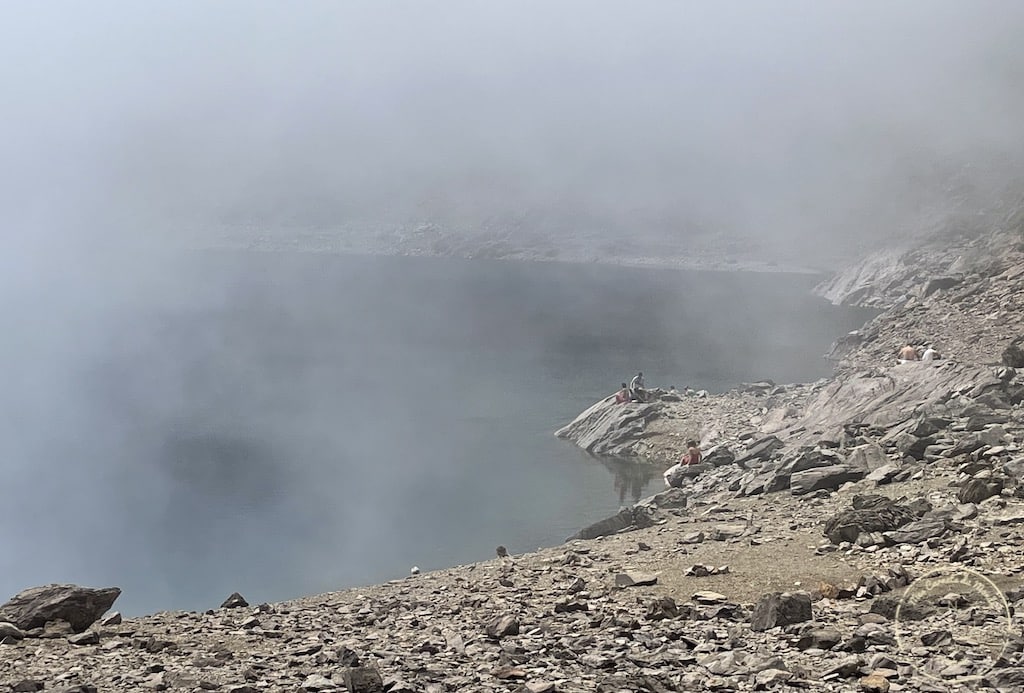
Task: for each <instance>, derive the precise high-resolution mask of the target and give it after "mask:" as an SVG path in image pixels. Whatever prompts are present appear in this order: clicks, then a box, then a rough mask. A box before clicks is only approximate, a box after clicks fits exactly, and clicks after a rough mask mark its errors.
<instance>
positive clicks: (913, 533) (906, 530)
mask: <svg viewBox="0 0 1024 693" xmlns="http://www.w3.org/2000/svg"><path fill="white" fill-rule="evenodd" d="M946 528H947V526H946V521H945V520H943V519H942V518H929V519H924V520H915V521H914V522H910V523H908V524H905V525H903V526H902V527H900V528H899V529H894V530H892V531H891V532H883V534H882V535H883V536H884V537H885V539H886V541H888V542H889V543H892V544H920V543H921V542H922V541H926V540H928V539H931V538H933V537H938V536H941V535H942V534H944V533H945V531H946Z"/></svg>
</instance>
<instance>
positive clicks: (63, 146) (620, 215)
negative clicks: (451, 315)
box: [0, 0, 1024, 242]
mask: <svg viewBox="0 0 1024 693" xmlns="http://www.w3.org/2000/svg"><path fill="white" fill-rule="evenodd" d="M0 13H2V15H3V21H2V22H0V25H2V27H0V38H2V40H0V81H2V83H3V85H4V90H5V98H4V109H3V114H2V115H0V118H2V119H3V122H4V127H3V130H2V133H0V151H2V153H3V159H4V161H5V165H4V167H3V173H2V174H0V175H2V178H0V184H2V186H3V189H4V193H5V195H4V198H3V199H5V200H6V203H7V204H6V207H7V210H6V211H7V215H8V217H11V216H12V214H13V213H14V212H15V211H17V213H18V216H19V218H20V220H21V222H22V223H28V221H27V220H32V221H34V222H35V223H38V224H42V225H44V226H45V227H46V228H48V229H49V230H50V231H51V232H52V231H53V229H54V228H55V227H57V226H59V227H60V228H62V229H63V230H69V231H70V232H72V233H73V234H75V235H76V236H78V237H81V236H88V235H96V234H98V233H100V231H99V230H98V229H97V228H96V227H95V226H93V227H91V228H90V226H89V224H88V223H80V222H83V221H84V220H85V219H86V218H92V219H98V220H103V221H104V224H105V225H106V226H107V227H109V226H111V225H115V224H119V223H120V224H124V225H126V226H129V227H131V229H132V233H133V234H134V235H139V234H145V233H146V231H145V228H146V223H145V222H147V221H150V220H153V221H155V220H159V221H160V222H168V221H170V222H171V223H172V224H173V223H174V222H176V221H178V220H180V221H182V222H188V223H222V222H225V223H249V222H255V223H266V224H269V225H274V224H299V225H317V226H322V227H328V228H335V227H342V226H343V225H344V224H345V223H347V222H351V221H353V220H360V221H369V222H374V221H399V222H409V223H419V222H422V221H432V220H439V221H441V222H442V223H443V222H449V223H453V224H454V223H462V224H469V225H470V226H471V225H472V224H473V223H474V222H477V221H479V220H480V219H485V218H488V217H490V216H494V215H503V214H517V213H522V212H524V211H533V212H539V217H540V218H543V219H547V220H548V221H549V222H550V223H549V224H548V226H546V227H545V228H549V230H550V231H551V232H552V233H556V232H558V231H559V230H562V231H565V232H572V231H575V230H577V229H574V228H573V226H574V225H577V226H580V227H582V226H587V225H604V226H607V227H608V228H609V229H612V230H613V231H614V232H616V233H624V234H625V233H635V234H645V233H649V232H654V233H686V232H687V229H689V228H693V227H694V226H700V227H702V228H713V229H722V230H724V231H728V232H735V233H740V234H743V235H747V234H754V235H756V234H761V235H763V236H777V237H779V238H784V239H794V240H796V241H798V242H799V241H801V240H806V239H807V238H808V237H813V236H818V235H828V234H829V233H831V234H833V235H837V236H838V235H843V234H848V233H852V232H855V231H856V230H857V229H863V232H864V233H870V232H871V230H870V229H866V228H864V227H866V226H878V227H885V226H887V225H892V224H898V223H901V222H903V221H904V220H905V218H906V217H907V215H912V214H913V213H914V212H915V211H916V210H917V208H918V207H920V206H921V205H924V204H932V202H933V199H934V197H935V194H936V191H935V186H934V182H935V180H940V181H945V180H946V179H947V178H948V177H949V176H950V175H951V173H953V172H957V171H962V170H963V168H962V167H963V166H964V165H965V164H971V165H972V166H973V167H974V168H973V171H974V172H973V173H972V175H973V176H977V177H979V178H983V177H984V176H985V175H988V173H987V172H988V171H989V170H995V169H999V170H1000V171H1002V170H1003V168H1004V167H1006V165H1007V164H1006V162H1007V161H1010V162H1013V161H1014V160H1015V159H1019V155H1020V153H1021V149H1022V143H1024V137H1022V132H1021V130H1022V126H1021V123H1022V122H1024V58H1022V50H1021V49H1020V46H1019V36H1020V35H1021V30H1022V29H1024V4H1022V3H1019V2H1015V1H1014V0H1005V1H1002V2H999V1H982V0H979V1H971V2H963V1H961V0H916V1H906V2H896V3H893V2H852V1H851V2H833V1H821V0H806V1H778V2H770V3H769V2H681V1H680V2H630V3H612V2H603V1H597V2H595V1H592V0H589V1H586V2H583V1H580V2H460V1H456V0H446V1H445V2H360V3H356V2H313V1H308V2H301V3H278V2H259V1H257V2H253V1H252V0H245V1H241V0H239V1H237V2H188V1H186V2H175V3H164V4H154V3H129V2H109V1H107V2H104V1H100V2H90V3H78V2H65V3H60V2H48V3H10V4H8V5H6V6H5V7H4V8H3V9H2V10H0ZM999 176H1000V177H1001V176H1002V173H1000V174H999ZM161 232H162V233H163V232H164V231H161ZM886 232H888V229H887V230H886Z"/></svg>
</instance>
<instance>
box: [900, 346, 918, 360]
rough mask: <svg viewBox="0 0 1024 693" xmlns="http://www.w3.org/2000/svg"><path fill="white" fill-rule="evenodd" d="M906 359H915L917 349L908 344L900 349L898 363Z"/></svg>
mask: <svg viewBox="0 0 1024 693" xmlns="http://www.w3.org/2000/svg"><path fill="white" fill-rule="evenodd" d="M907 361H917V349H915V348H914V347H913V346H912V345H910V344H907V345H906V346H905V347H903V348H902V349H900V363H906V362H907Z"/></svg>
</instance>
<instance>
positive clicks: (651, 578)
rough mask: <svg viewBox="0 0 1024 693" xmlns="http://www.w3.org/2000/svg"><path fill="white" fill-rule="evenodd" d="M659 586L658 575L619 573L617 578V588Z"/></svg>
mask: <svg viewBox="0 0 1024 693" xmlns="http://www.w3.org/2000/svg"><path fill="white" fill-rule="evenodd" d="M656 584H658V575H657V573H633V572H628V573H619V574H618V575H616V576H615V586H616V587H643V586H646V585H656Z"/></svg>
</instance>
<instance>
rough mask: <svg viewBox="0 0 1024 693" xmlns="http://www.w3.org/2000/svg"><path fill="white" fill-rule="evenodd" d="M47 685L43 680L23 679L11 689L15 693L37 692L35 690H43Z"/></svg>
mask: <svg viewBox="0 0 1024 693" xmlns="http://www.w3.org/2000/svg"><path fill="white" fill-rule="evenodd" d="M45 687H46V686H45V684H44V683H43V682H42V681H37V680H35V679H22V680H21V681H19V682H18V683H16V684H14V685H13V686H11V690H12V691H13V692H14V693H35V691H41V690H43V688H45Z"/></svg>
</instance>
